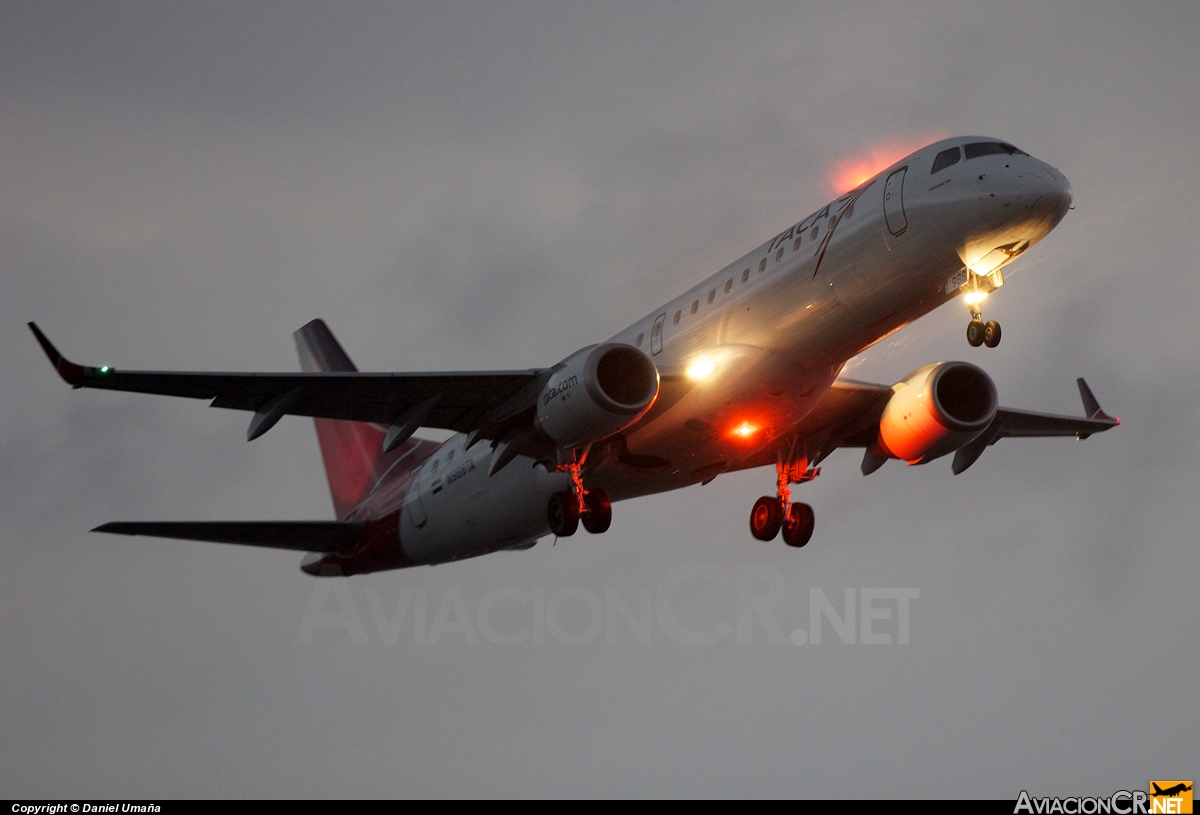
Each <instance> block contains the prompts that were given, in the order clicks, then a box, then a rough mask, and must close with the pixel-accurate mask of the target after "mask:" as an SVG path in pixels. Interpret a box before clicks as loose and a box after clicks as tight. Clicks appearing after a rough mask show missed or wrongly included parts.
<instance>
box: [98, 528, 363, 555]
mask: <svg viewBox="0 0 1200 815" xmlns="http://www.w3.org/2000/svg"><path fill="white" fill-rule="evenodd" d="M366 527H367V522H366V521H114V522H112V523H106V524H102V525H101V526H98V527H96V528H95V529H93V530H92V531H93V532H108V533H110V534H114V535H147V536H149V537H153V538H181V539H183V540H193V541H212V542H214V543H240V544H242V545H245V546H264V547H266V548H268V549H295V550H298V551H301V552H338V551H341V550H344V549H347V548H349V547H350V546H353V545H354V544H355V543H356V542H357V541H358V540H359V539H360V538H361V536H362V533H363V530H364V529H366Z"/></svg>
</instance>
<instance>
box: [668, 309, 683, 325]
mask: <svg viewBox="0 0 1200 815" xmlns="http://www.w3.org/2000/svg"><path fill="white" fill-rule="evenodd" d="M681 316H683V312H682V311H677V312H675V317H674V319H672V320H671V322H673V323H674V324H675V325H679V318H680V317H681Z"/></svg>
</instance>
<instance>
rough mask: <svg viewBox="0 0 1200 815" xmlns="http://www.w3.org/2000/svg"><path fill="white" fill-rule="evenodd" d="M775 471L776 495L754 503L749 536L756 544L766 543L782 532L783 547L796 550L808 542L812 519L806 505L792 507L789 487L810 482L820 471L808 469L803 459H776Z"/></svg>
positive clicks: (796, 504) (793, 504)
mask: <svg viewBox="0 0 1200 815" xmlns="http://www.w3.org/2000/svg"><path fill="white" fill-rule="evenodd" d="M775 471H776V475H777V486H778V494H777V495H775V496H770V495H764V496H763V497H762V498H759V499H758V500H757V501H755V502H754V508H753V509H752V510H750V534H751V535H753V536H754V537H755V538H757V539H758V540H760V541H770V540H775V536H776V535H778V534H779V533H780V532H781V531H782V532H783V542H784V543H786V544H787V545H788V546H794V547H796V548H800V547H802V546H804V545H805V544H807V543H808V542H809V540H811V539H812V534H813V529H814V526H815V516H814V514H813V508H812V507H811V506H809V505H808V504H801V503H792V490H791V487H790V485H791V484H800V483H803V482H805V481H812V480H813V479H814V478H816V477H817V476H818V475H819V474H820V473H821V470H820V468H819V467H813V468H812V469H809V467H808V459H807V458H804V459H801V460H799V461H794V462H791V461H784V460H783V458H782V457H780V460H779V461H778V462H777V463H776V465H775Z"/></svg>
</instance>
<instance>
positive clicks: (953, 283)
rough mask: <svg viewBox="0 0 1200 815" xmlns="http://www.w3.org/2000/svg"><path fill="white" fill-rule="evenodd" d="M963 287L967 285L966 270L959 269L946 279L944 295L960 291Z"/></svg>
mask: <svg viewBox="0 0 1200 815" xmlns="http://www.w3.org/2000/svg"><path fill="white" fill-rule="evenodd" d="M965 285H967V270H966V269H960V270H959V271H957V272H955V273H954V274H953V275H951V276H950V277H948V278H946V294H949V293H950V292H952V291H954V290H955V289H961V288H962V287H963V286H965Z"/></svg>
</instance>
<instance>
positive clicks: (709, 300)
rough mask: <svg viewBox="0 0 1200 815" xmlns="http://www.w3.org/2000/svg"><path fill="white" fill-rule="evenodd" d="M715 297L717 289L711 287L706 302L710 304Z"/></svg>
mask: <svg viewBox="0 0 1200 815" xmlns="http://www.w3.org/2000/svg"><path fill="white" fill-rule="evenodd" d="M716 299H717V290H716V289H713V290H712V291H710V292H709V293H708V304H709V305H712V301H713V300H716Z"/></svg>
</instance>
